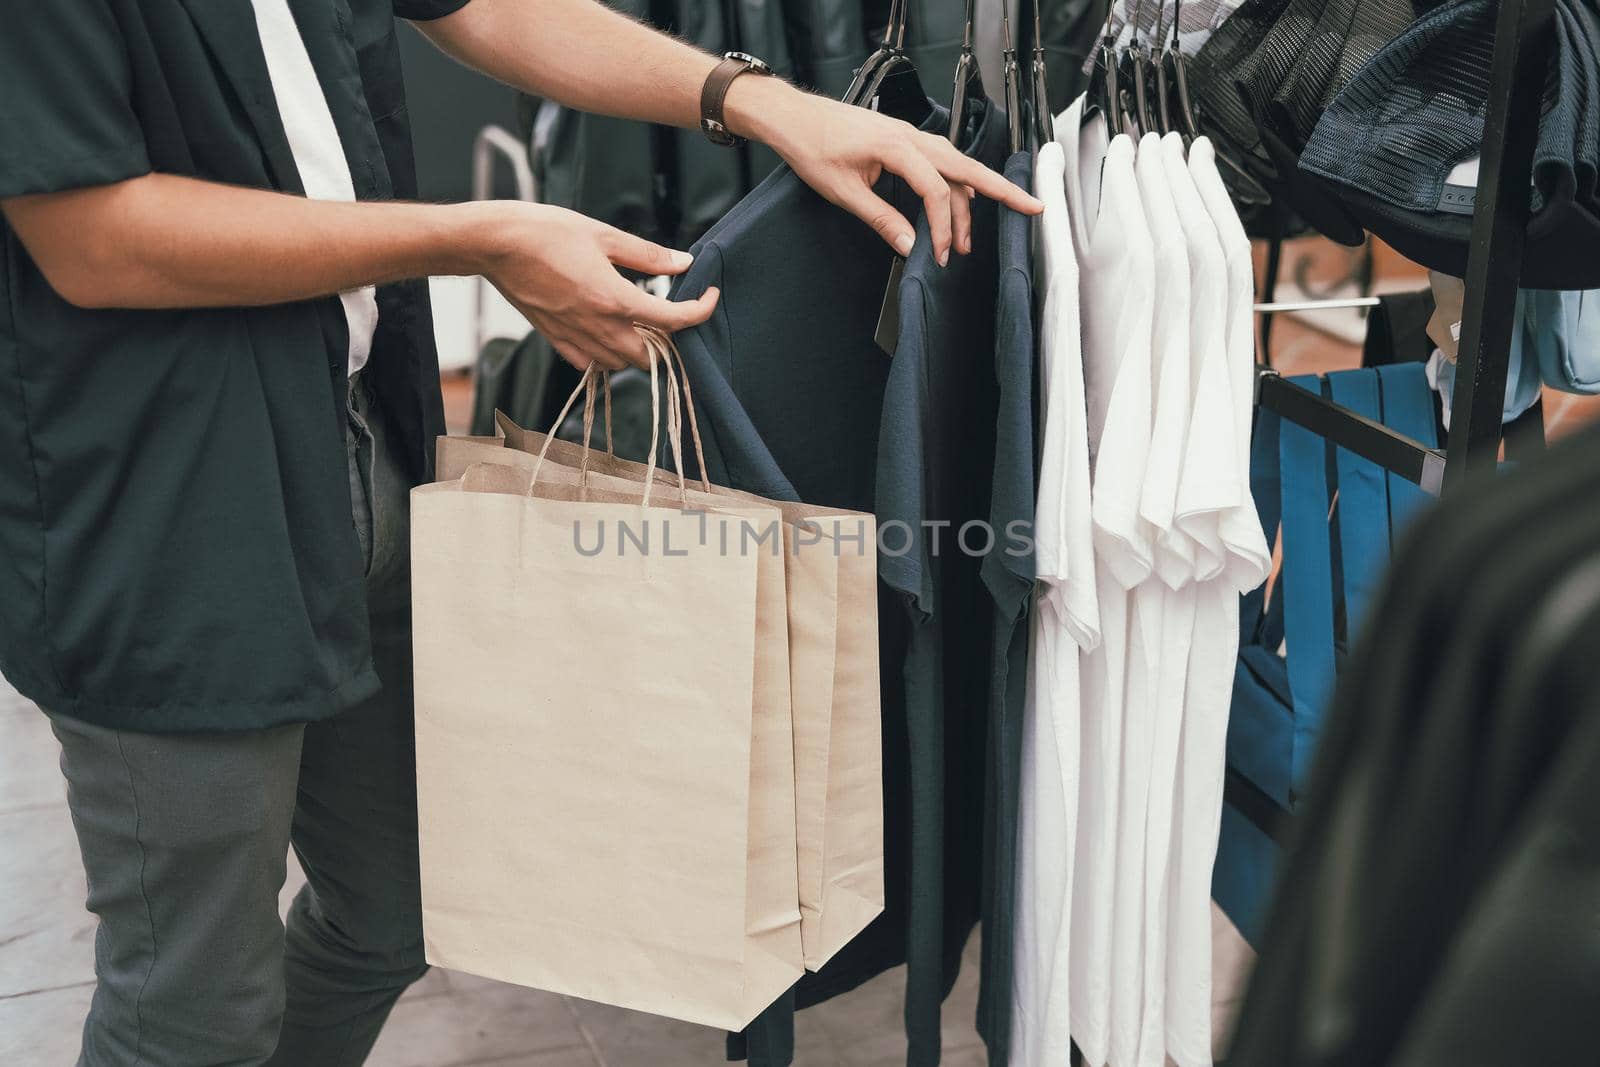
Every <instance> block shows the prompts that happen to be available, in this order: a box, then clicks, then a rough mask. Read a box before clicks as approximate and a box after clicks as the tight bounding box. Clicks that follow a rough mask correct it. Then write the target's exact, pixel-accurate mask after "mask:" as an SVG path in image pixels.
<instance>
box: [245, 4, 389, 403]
mask: <svg viewBox="0 0 1600 1067" xmlns="http://www.w3.org/2000/svg"><path fill="white" fill-rule="evenodd" d="M250 3H251V4H252V5H253V6H254V8H255V13H256V29H257V32H259V33H260V35H261V50H262V52H263V53H264V54H265V56H266V60H267V74H268V76H269V77H270V78H271V79H272V93H273V95H274V96H275V97H277V100H278V114H279V115H281V116H282V118H283V132H284V133H285V134H287V135H288V138H289V149H290V151H291V152H293V153H294V165H295V169H296V170H298V171H299V172H300V184H301V185H303V186H305V191H306V196H307V198H309V199H311V200H343V201H347V202H354V201H355V198H356V190H355V181H354V179H352V178H351V176H350V163H349V161H348V160H347V159H346V158H345V154H344V144H343V142H341V141H340V140H339V129H338V127H337V126H335V125H334V123H333V112H332V111H331V110H329V108H328V98H327V96H326V95H325V94H324V93H323V91H322V83H321V82H320V81H318V80H317V72H316V69H315V68H313V67H312V65H311V56H310V54H309V53H308V52H307V51H306V43H305V41H304V40H303V39H302V38H301V36H300V29H299V27H298V26H296V25H295V21H294V14H293V13H292V12H290V10H289V4H288V0H250ZM339 302H340V303H341V304H343V305H344V317H345V323H346V325H347V327H348V328H349V333H350V348H349V368H350V374H352V375H354V374H355V373H356V372H357V371H359V370H360V369H361V368H362V367H364V366H366V365H367V356H368V355H370V354H371V352H372V337H373V334H374V333H376V332H377V329H378V293H377V290H376V289H375V288H373V287H372V286H370V285H368V286H364V287H362V288H360V289H352V290H350V291H348V292H344V293H340V294H339Z"/></svg>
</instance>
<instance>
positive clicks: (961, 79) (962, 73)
mask: <svg viewBox="0 0 1600 1067" xmlns="http://www.w3.org/2000/svg"><path fill="white" fill-rule="evenodd" d="M976 7H977V4H976V2H975V0H967V24H966V26H965V27H964V28H963V29H962V31H961V58H959V59H957V60H956V84H955V90H954V91H953V92H952V93H951V94H950V143H951V144H953V145H955V146H956V147H957V148H959V147H961V129H962V126H963V125H964V124H965V123H966V114H967V99H968V98H969V97H970V96H972V95H973V90H974V89H976V90H977V94H976V95H977V97H978V98H979V99H980V100H981V99H982V98H983V96H984V89H983V73H982V72H981V71H980V70H979V69H978V57H977V56H975V55H973V53H972V24H973V20H974V15H975V14H976Z"/></svg>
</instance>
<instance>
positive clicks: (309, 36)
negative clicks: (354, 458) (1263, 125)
mask: <svg viewBox="0 0 1600 1067" xmlns="http://www.w3.org/2000/svg"><path fill="white" fill-rule="evenodd" d="M465 2H466V0H289V3H290V8H291V9H292V10H293V12H294V16H295V20H296V22H297V24H298V25H299V27H300V30H301V35H302V37H304V38H305V41H306V46H307V50H308V52H309V53H310V56H311V60H312V65H313V67H314V68H315V70H316V72H317V77H318V80H319V82H320V83H321V85H322V89H323V91H324V93H325V94H326V95H327V98H328V103H329V106H330V110H331V112H332V114H333V118H334V123H335V125H336V126H337V127H338V129H339V134H340V138H341V140H342V142H343V144H344V147H345V153H346V156H347V157H348V160H349V163H350V170H351V175H352V177H353V179H354V183H355V189H356V194H357V196H358V197H360V198H361V199H383V198H389V197H400V198H404V197H410V196H415V192H416V190H415V175H414V167H413V160H412V150H411V137H410V130H409V126H408V123H407V118H406V111H405V93H404V89H403V86H402V83H401V74H400V65H399V51H398V45H397V42H396V38H395V21H394V20H395V17H396V15H399V16H401V17H407V18H432V17H437V16H440V15H444V14H448V13H449V12H451V11H454V10H456V9H458V8H460V7H461V6H463V4H464V3H465ZM0 101H3V104H0V197H12V196H19V195H24V194H29V193H41V192H52V191H61V190H67V189H75V188H83V187H87V186H94V185H103V184H107V183H111V182H117V181H122V180H125V179H129V178H134V177H138V176H140V175H143V174H146V173H149V172H151V171H159V172H163V173H171V174H180V175H185V176H189V177H195V178H201V179H206V180H212V181H221V182H228V183H232V184H237V185H246V186H253V187H259V188H270V189H278V190H282V191H286V192H291V193H299V192H301V187H300V182H299V176H298V171H297V170H296V168H295V164H294V157H293V155H292V153H291V151H290V148H289V144H288V139H287V136H286V135H285V133H284V130H283V124H282V120H281V119H280V117H279V115H278V110H277V105H276V102H275V98H274V96H273V92H272V85H271V82H270V80H269V78H268V74H267V68H266V60H265V58H264V57H263V54H262V49H261V43H260V39H259V37H258V35H257V31H256V23H255V15H254V11H253V9H252V7H251V4H250V0H77V2H74V3H48V4H38V5H33V6H31V7H30V8H29V10H28V12H27V14H26V16H25V17H22V16H21V15H20V14H19V17H17V18H13V19H10V20H8V23H7V26H6V29H5V31H4V32H0ZM172 225H173V227H174V228H175V229H181V228H182V226H183V225H184V220H183V219H182V218H181V217H175V218H174V219H173V220H172ZM378 301H379V324H378V332H377V336H376V337H375V338H374V341H373V349H372V356H371V359H370V361H369V363H368V369H367V372H366V373H367V376H368V377H369V379H370V380H372V381H373V382H374V384H375V387H376V388H377V390H378V392H379V393H380V395H381V396H382V397H383V399H384V401H385V403H386V405H387V407H388V409H389V410H390V411H391V412H392V417H393V420H394V422H395V424H396V425H397V426H398V427H399V428H400V430H401V431H402V432H403V433H404V434H405V435H406V437H407V438H408V439H409V444H410V448H409V451H410V458H411V461H412V468H413V470H412V473H413V475H414V476H415V477H417V478H418V479H421V478H422V477H424V476H425V474H426V471H427V451H428V449H427V442H429V441H430V440H431V439H432V437H433V436H434V435H436V434H437V433H439V432H441V430H442V426H443V417H442V412H441V406H440V402H439V395H438V357H437V355H436V353H435V351H434V348H433V326H432V321H431V316H430V313H429V308H428V303H427V289H426V284H425V282H420V281H419V282H411V283H404V284H400V285H393V286H387V287H384V288H383V289H382V290H380V292H379V297H378ZM347 340H348V339H347V336H346V326H345V322H344V317H343V314H342V311H341V310H340V307H339V303H338V301H337V299H335V298H327V299H324V300H318V301H308V302H305V303H300V304H292V305H282V306H278V307H271V308H249V309H246V308H225V309H212V310H196V311H123V310H86V309H83V308H78V307H74V306H72V305H70V304H68V303H67V302H66V301H64V300H62V299H61V297H60V296H58V295H57V294H56V293H55V291H54V290H52V289H51V287H50V286H49V284H48V283H47V282H46V281H45V279H44V277H43V275H41V274H40V272H39V270H38V268H37V267H36V266H35V264H34V262H33V260H32V259H31V258H30V257H29V255H28V252H27V249H26V248H24V247H23V246H22V244H21V242H20V241H19V240H18V239H17V237H16V235H15V234H14V233H12V232H11V230H10V229H9V228H8V227H7V226H6V225H5V224H4V222H3V221H0V670H3V672H4V674H5V676H6V678H7V680H9V681H10V682H11V684H12V685H14V686H15V687H16V688H17V689H19V690H20V691H21V692H22V693H23V694H24V695H26V696H28V697H30V698H32V699H34V700H36V701H38V702H39V703H40V704H42V705H44V706H45V707H48V708H50V709H52V710H53V711H57V712H60V713H63V714H66V715H70V716H74V717H77V718H80V719H83V720H86V721H90V722H96V723H101V724H105V725H110V726H117V727H122V728H127V729H134V730H148V731H157V732H159V731H180V730H200V729H246V728H252V727H262V726H268V725H273V724H277V723H283V722H293V721H306V720H312V719H317V718H321V717H324V716H327V715H331V714H333V713H335V712H338V711H340V710H342V709H343V708H345V707H347V706H349V705H350V704H352V703H353V702H355V701H358V700H360V699H362V698H364V697H366V696H368V695H370V694H371V693H373V692H374V691H376V689H377V688H378V680H377V677H376V675H375V674H374V673H373V671H372V667H371V652H370V647H369V644H370V642H369V638H368V634H367V622H366V604H365V588H364V581H363V575H362V564H361V554H360V550H359V548H358V545H357V542H356V536H355V533H354V530H353V528H352V525H351V521H350V499H349V481H348V477H347V474H346V469H345V458H344V445H343V438H342V428H341V418H342V412H343V406H342V404H343V379H344V376H345V373H346V348H347Z"/></svg>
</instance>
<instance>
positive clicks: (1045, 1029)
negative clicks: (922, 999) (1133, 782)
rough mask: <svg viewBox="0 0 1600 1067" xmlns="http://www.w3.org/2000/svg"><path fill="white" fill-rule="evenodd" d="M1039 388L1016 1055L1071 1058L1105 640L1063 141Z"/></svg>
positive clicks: (1047, 215)
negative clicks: (1079, 880) (1079, 839)
mask: <svg viewBox="0 0 1600 1067" xmlns="http://www.w3.org/2000/svg"><path fill="white" fill-rule="evenodd" d="M1034 194H1035V195H1036V196H1037V197H1038V198H1039V199H1040V200H1042V201H1043V202H1044V213H1043V215H1042V216H1041V217H1040V220H1039V249H1040V253H1041V254H1040V256H1039V257H1038V259H1037V261H1036V262H1037V264H1038V266H1037V270H1038V276H1037V277H1038V288H1039V290H1040V292H1041V293H1042V294H1043V297H1044V299H1043V307H1042V309H1041V314H1040V333H1039V357H1040V358H1039V391H1040V396H1041V419H1042V424H1043V433H1042V435H1041V437H1042V442H1043V443H1042V447H1041V457H1040V465H1039V494H1038V499H1037V501H1036V504H1035V512H1034V514H1035V519H1034V540H1035V544H1034V560H1035V565H1036V569H1037V574H1038V578H1039V583H1040V586H1039V592H1038V594H1037V596H1036V597H1035V599H1034V607H1033V619H1032V635H1031V640H1032V645H1031V655H1030V659H1029V673H1028V690H1027V703H1026V706H1025V709H1024V714H1023V727H1022V779H1021V787H1020V790H1019V803H1018V815H1017V836H1018V842H1019V847H1018V859H1017V887H1016V901H1017V918H1016V928H1015V934H1014V939H1013V953H1012V958H1013V960H1014V961H1015V962H1014V977H1013V984H1012V1012H1011V1048H1012V1050H1013V1051H1012V1057H1013V1059H1014V1060H1015V1062H1017V1063H1019V1064H1021V1063H1039V1064H1065V1063H1066V1062H1068V1060H1069V1058H1070V1056H1071V1049H1072V1033H1071V989H1070V982H1071V964H1070V960H1071V947H1072V938H1071V925H1072V924H1071V921H1070V919H1071V911H1072V904H1071V902H1072V896H1073V888H1074V872H1075V861H1076V855H1075V846H1076V832H1077V821H1078V790H1079V767H1080V751H1079V748H1080V743H1081V736H1080V735H1081V730H1082V724H1081V721H1080V714H1079V712H1080V706H1079V700H1080V694H1079V655H1080V650H1083V649H1089V650H1092V649H1094V648H1095V647H1096V646H1097V645H1098V644H1099V640H1100V634H1099V627H1100V617H1099V616H1100V613H1099V606H1098V599H1097V596H1096V589H1095V573H1094V544H1093V530H1092V524H1091V520H1090V515H1089V511H1090V507H1091V496H1090V487H1089V436H1088V422H1087V418H1088V417H1087V412H1086V409H1085V405H1084V394H1083V352H1082V335H1081V327H1080V320H1079V313H1078V300H1079V293H1078V286H1079V272H1078V262H1077V252H1076V250H1075V248H1074V245H1073V234H1072V219H1071V216H1070V212H1069V209H1068V206H1067V199H1066V157H1065V154H1064V153H1063V152H1062V149H1061V146H1060V145H1059V144H1055V143H1051V144H1046V145H1044V146H1043V147H1042V148H1040V150H1039V157H1038V160H1037V162H1036V163H1035V168H1034Z"/></svg>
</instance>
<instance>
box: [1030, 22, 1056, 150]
mask: <svg viewBox="0 0 1600 1067" xmlns="http://www.w3.org/2000/svg"><path fill="white" fill-rule="evenodd" d="M1043 6H1044V0H1033V132H1034V137H1035V141H1034V149H1035V151H1037V150H1038V149H1039V148H1042V147H1044V146H1045V145H1046V144H1048V143H1050V142H1051V141H1052V140H1054V139H1055V124H1054V122H1053V121H1052V119H1051V117H1050V86H1049V84H1048V80H1047V79H1046V77H1045V65H1044V33H1043V31H1042V29H1041V25H1040V18H1039V9H1040V8H1041V7H1043Z"/></svg>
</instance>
